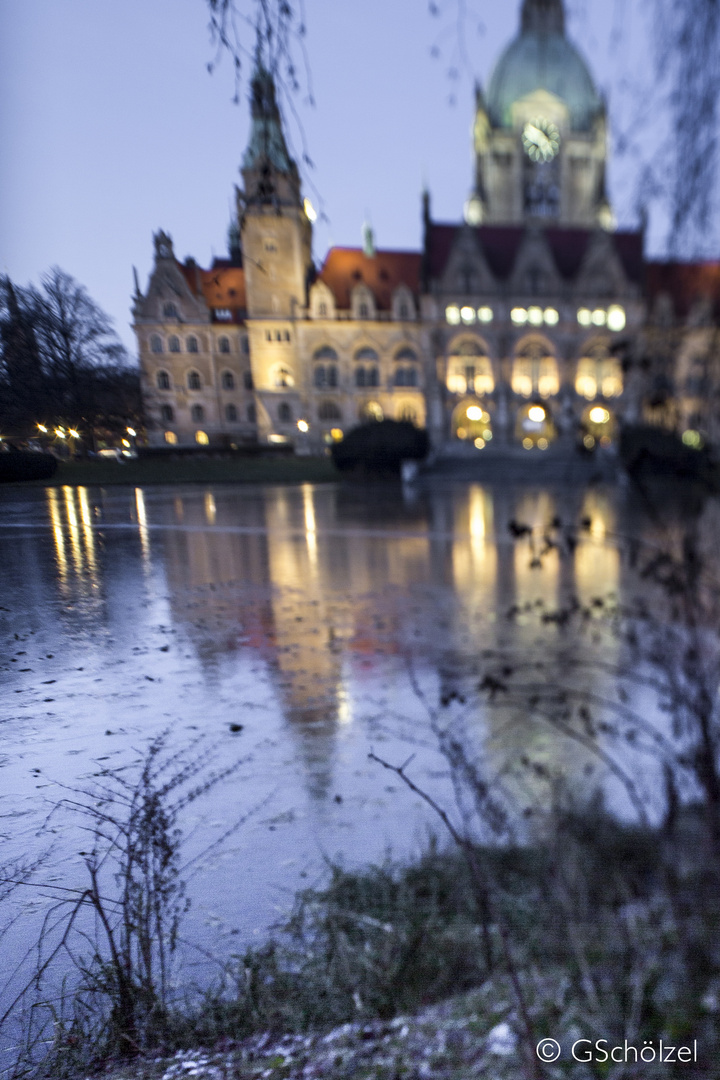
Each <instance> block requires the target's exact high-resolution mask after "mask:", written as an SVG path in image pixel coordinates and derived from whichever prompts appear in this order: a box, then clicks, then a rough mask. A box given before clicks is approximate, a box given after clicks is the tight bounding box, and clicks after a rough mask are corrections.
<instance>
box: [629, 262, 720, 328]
mask: <svg viewBox="0 0 720 1080" xmlns="http://www.w3.org/2000/svg"><path fill="white" fill-rule="evenodd" d="M647 292H648V297H649V298H650V300H651V301H652V300H654V299H655V298H656V297H657V296H658V295H660V294H662V293H664V294H665V295H667V296H669V297H671V299H672V301H673V305H674V308H675V312H676V314H677V315H679V316H680V317H681V318H684V317H686V316H687V315H688V314H689V313H690V310H691V309H692V307H693V306H694V304H696V303H697V302H698V301H703V300H705V301H710V303H711V305H712V310H713V313H714V314H715V316H716V318H717V317H720V262H698V263H681V262H662V263H661V262H651V263H648V264H647Z"/></svg>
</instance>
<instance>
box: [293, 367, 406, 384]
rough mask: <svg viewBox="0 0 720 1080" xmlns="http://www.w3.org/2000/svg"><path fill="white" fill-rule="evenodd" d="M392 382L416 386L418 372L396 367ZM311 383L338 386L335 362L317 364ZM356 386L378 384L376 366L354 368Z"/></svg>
mask: <svg viewBox="0 0 720 1080" xmlns="http://www.w3.org/2000/svg"><path fill="white" fill-rule="evenodd" d="M392 384H393V385H394V386H417V385H418V373H417V369H416V368H414V367H399V368H396V370H395V372H394V374H393V378H392ZM313 385H314V386H315V387H316V388H317V389H318V390H321V389H322V388H323V387H324V386H331V387H335V386H338V385H339V383H338V369H337V367H336V365H335V364H328V365H327V367H325V365H323V364H318V365H317V366H316V368H315V370H314V371H313ZM355 385H356V386H379V385H380V376H379V372H378V369H377V368H376V367H370V368H365V367H364V366H362V365H361V366H360V367H358V368H356V369H355Z"/></svg>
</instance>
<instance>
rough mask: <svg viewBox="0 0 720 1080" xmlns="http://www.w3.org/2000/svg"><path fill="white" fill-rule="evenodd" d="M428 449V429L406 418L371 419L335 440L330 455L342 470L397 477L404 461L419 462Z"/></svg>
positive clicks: (425, 455)
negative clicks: (417, 425) (378, 420)
mask: <svg viewBox="0 0 720 1080" xmlns="http://www.w3.org/2000/svg"><path fill="white" fill-rule="evenodd" d="M428 449H429V440H428V435H427V432H426V431H424V430H423V429H422V428H417V427H415V425H414V424H411V423H410V422H409V421H407V420H381V421H380V422H379V423H378V422H377V421H374V420H373V421H370V422H369V423H366V424H361V425H360V426H359V427H356V428H353V429H352V430H351V431H349V432H348V434H347V435H346V436H345V438H344V439H343V440H342V442H339V443H335V445H334V446H333V448H332V456H333V461H334V462H335V465H336V467H337V468H338V469H339V470H340V471H341V472H345V473H347V472H355V473H360V474H366V475H367V474H370V475H375V476H398V475H399V473H400V465H401V463H402V462H403V461H422V460H423V458H425V457H427V453H428Z"/></svg>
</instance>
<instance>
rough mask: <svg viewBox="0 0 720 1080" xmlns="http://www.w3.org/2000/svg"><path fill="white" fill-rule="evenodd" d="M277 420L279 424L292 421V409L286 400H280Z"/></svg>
mask: <svg viewBox="0 0 720 1080" xmlns="http://www.w3.org/2000/svg"><path fill="white" fill-rule="evenodd" d="M278 420H279V421H280V423H281V424H289V423H291V422H292V409H291V408H290V406H289V405H288V403H287V401H281V402H280V404H279V405H278Z"/></svg>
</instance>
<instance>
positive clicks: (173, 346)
mask: <svg viewBox="0 0 720 1080" xmlns="http://www.w3.org/2000/svg"><path fill="white" fill-rule="evenodd" d="M168 349H169V350H170V352H180V338H179V337H176V336H175V335H174V334H173V336H172V337H171V338H170V340H169V341H168Z"/></svg>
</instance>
